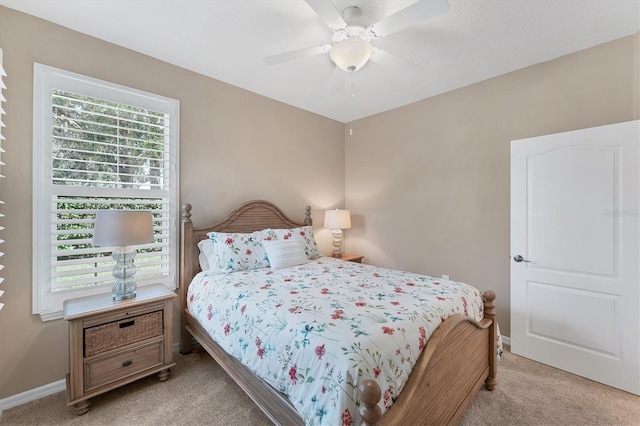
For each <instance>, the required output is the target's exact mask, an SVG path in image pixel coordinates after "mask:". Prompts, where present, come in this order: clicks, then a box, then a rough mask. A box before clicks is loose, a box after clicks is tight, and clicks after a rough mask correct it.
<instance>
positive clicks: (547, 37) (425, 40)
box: [0, 0, 640, 122]
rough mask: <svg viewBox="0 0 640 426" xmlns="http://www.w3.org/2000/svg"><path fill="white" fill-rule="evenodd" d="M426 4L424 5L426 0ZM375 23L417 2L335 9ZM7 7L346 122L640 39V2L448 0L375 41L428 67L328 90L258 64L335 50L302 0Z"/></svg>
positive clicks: (308, 70) (88, 1)
mask: <svg viewBox="0 0 640 426" xmlns="http://www.w3.org/2000/svg"><path fill="white" fill-rule="evenodd" d="M424 1H429V0H424ZM332 3H333V4H334V5H335V7H336V9H337V10H339V11H341V10H343V9H344V8H345V7H347V6H350V5H357V6H359V7H360V8H361V9H362V18H361V22H360V24H363V25H365V26H366V25H370V24H372V23H375V22H377V21H378V20H380V19H381V18H382V17H384V16H387V15H389V14H391V13H393V12H395V11H397V10H400V9H401V8H404V7H406V6H408V5H410V4H412V3H414V1H412V0H409V1H382V0H332ZM0 5H4V6H7V7H10V8H13V9H16V10H19V11H22V12H25V13H28V14H31V15H34V16H37V17H40V18H43V19H46V20H48V21H52V22H55V23H57V24H60V25H63V26H65V27H68V28H71V29H74V30H76V31H80V32H82V33H86V34H90V35H92V36H94V37H97V38H100V39H103V40H106V41H109V42H112V43H115V44H117V45H121V46H124V47H127V48H129V49H132V50H135V51H138V52H141V53H144V54H147V55H150V56H152V57H155V58H158V59H161V60H163V61H166V62H169V63H171V64H175V65H178V66H180V67H183V68H187V69H190V70H193V71H196V72H198V73H201V74H204V75H207V76H210V77H213V78H215V79H218V80H221V81H224V82H227V83H229V84H232V85H234V86H238V87H242V88H245V89H247V90H250V91H252V92H255V93H259V94H261V95H264V96H267V97H269V98H273V99H276V100H279V101H282V102H285V103H287V104H291V105H294V106H296V107H299V108H302V109H305V110H308V111H312V112H314V113H317V114H320V115H323V116H326V117H329V118H332V119H335V120H338V121H341V122H348V121H351V120H354V119H358V118H362V117H366V116H369V115H372V114H376V113H379V112H383V111H387V110H389V109H393V108H396V107H399V106H402V105H406V104H409V103H412V102H415V101H418V100H420V99H424V98H428V97H430V96H434V95H437V94H439V93H443V92H447V91H450V90H453V89H456V88H459V87H463V86H466V85H469V84H472V83H475V82H478V81H482V80H485V79H488V78H491V77H495V76H498V75H501V74H504V73H507V72H510V71H514V70H517V69H520V68H523V67H526V66H529V65H533V64H536V63H540V62H544V61H548V60H550V59H553V58H557V57H559V56H562V55H566V54H568V53H571V52H575V51H578V50H582V49H586V48H588V47H591V46H595V45H598V44H601V43H604V42H607V41H609V40H614V39H617V38H620V37H624V36H626V35H629V34H633V33H635V32H637V31H639V30H640V0H449V6H450V10H449V11H448V12H447V13H445V14H444V15H440V16H438V17H435V18H431V19H429V20H426V21H423V22H421V23H419V24H417V25H414V26H411V27H409V28H407V29H405V30H402V31H399V32H396V33H394V34H391V35H389V36H387V37H384V38H382V39H380V40H377V41H375V42H374V43H373V44H374V45H376V46H379V47H380V48H382V49H385V50H387V51H388V52H391V53H393V54H395V55H398V56H400V57H402V58H404V59H407V60H409V61H411V62H413V63H416V64H418V65H420V66H422V67H423V71H420V72H416V71H415V70H412V68H411V67H409V66H407V67H384V66H381V65H379V64H377V63H372V62H369V63H367V64H366V65H365V66H364V67H363V68H362V69H360V70H358V71H356V72H355V73H353V84H354V93H355V96H354V97H353V98H352V96H351V89H350V88H349V86H348V87H346V88H345V89H344V90H343V91H342V92H341V93H338V94H336V93H329V90H328V87H329V82H330V80H331V77H332V73H333V70H334V68H335V67H334V65H333V63H332V62H331V61H330V59H329V55H328V54H322V55H318V56H313V57H307V58H302V59H298V60H295V61H292V62H287V63H283V64H279V65H273V66H269V65H267V64H266V63H265V62H264V61H263V58H264V57H265V56H269V55H274V54H278V53H282V52H285V51H289V50H295V49H302V48H306V47H311V46H317V45H322V44H326V43H330V42H331V36H332V32H331V31H330V30H329V28H328V27H327V26H326V25H325V24H324V22H323V21H322V20H321V19H320V18H319V17H318V15H317V14H316V13H315V12H314V11H313V10H312V9H311V8H310V7H309V5H308V4H307V3H305V2H304V1H303V0H208V1H207V0H181V1H180V0H126V1H125V0H119V1H114V0H83V1H80V0H0Z"/></svg>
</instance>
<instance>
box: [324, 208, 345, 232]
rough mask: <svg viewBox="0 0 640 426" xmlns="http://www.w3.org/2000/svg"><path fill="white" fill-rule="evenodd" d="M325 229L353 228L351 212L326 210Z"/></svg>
mask: <svg viewBox="0 0 640 426" xmlns="http://www.w3.org/2000/svg"><path fill="white" fill-rule="evenodd" d="M324 227H325V228H329V229H349V228H351V213H350V212H349V210H338V209H336V210H326V211H325V212H324Z"/></svg>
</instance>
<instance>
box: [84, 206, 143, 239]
mask: <svg viewBox="0 0 640 426" xmlns="http://www.w3.org/2000/svg"><path fill="white" fill-rule="evenodd" d="M153 241H154V236H153V218H152V216H151V212H148V211H133V210H98V211H97V212H96V221H95V225H94V228H93V245H94V246H96V247H100V246H132V245H136V244H146V243H152V242H153Z"/></svg>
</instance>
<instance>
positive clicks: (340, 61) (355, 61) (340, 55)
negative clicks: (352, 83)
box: [329, 38, 372, 72]
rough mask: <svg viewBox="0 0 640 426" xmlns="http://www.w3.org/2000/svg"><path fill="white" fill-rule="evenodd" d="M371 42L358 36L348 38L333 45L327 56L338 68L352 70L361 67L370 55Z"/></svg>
mask: <svg viewBox="0 0 640 426" xmlns="http://www.w3.org/2000/svg"><path fill="white" fill-rule="evenodd" d="M371 51H372V47H371V43H369V42H368V41H366V40H362V39H360V38H348V39H346V40H344V41H341V42H340V43H338V44H336V45H335V46H333V49H331V52H329V57H330V58H331V60H332V61H333V63H334V64H336V66H337V67H338V68H340V69H341V70H343V71H346V72H354V71H357V70H359V69H360V68H362V67H363V66H364V65H365V64H366V63H367V61H368V60H369V58H370V57H371Z"/></svg>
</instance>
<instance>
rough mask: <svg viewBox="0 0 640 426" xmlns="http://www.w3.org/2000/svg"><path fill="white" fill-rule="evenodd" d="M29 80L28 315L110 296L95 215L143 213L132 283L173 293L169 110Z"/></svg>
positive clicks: (44, 71) (49, 78) (98, 87)
mask: <svg viewBox="0 0 640 426" xmlns="http://www.w3.org/2000/svg"><path fill="white" fill-rule="evenodd" d="M34 76H35V79H36V80H35V83H34V93H37V94H38V95H39V96H41V97H42V99H41V100H40V99H36V98H35V97H34V111H36V113H35V114H36V115H37V116H34V168H35V170H34V194H35V195H34V212H33V214H34V238H36V240H34V247H36V250H34V296H35V294H36V288H39V291H40V294H39V297H38V300H36V298H35V297H34V312H37V313H40V314H41V315H43V318H45V319H47V318H46V316H47V312H49V311H52V310H53V311H59V310H60V309H61V308H62V304H61V303H60V301H61V300H64V299H68V298H71V297H77V295H85V294H86V292H87V291H92V292H106V291H108V290H109V288H110V287H109V286H110V285H111V284H112V283H113V280H114V278H113V275H112V270H113V266H114V264H115V263H114V260H113V258H112V257H111V251H112V250H113V247H94V246H93V244H92V238H93V226H94V220H95V212H96V210H102V209H126V210H147V211H151V212H152V214H153V220H154V235H155V241H154V242H153V243H150V244H144V245H138V246H135V249H136V250H137V252H138V254H137V256H136V261H135V262H136V266H137V268H138V272H137V274H136V281H137V282H138V284H139V285H145V284H149V283H164V284H165V285H167V286H168V287H169V288H171V289H173V288H175V287H176V272H177V255H178V254H177V237H178V229H177V224H178V221H177V215H178V210H179V209H178V196H177V190H178V187H177V185H178V171H177V164H178V159H177V157H178V129H177V127H178V106H179V104H178V101H175V100H172V99H167V98H163V97H159V96H157V95H152V94H148V93H144V92H140V91H137V90H134V89H130V88H125V87H122V86H117V85H113V84H111V83H107V82H103V81H99V80H94V79H90V78H88V77H84V76H78V75H77V74H72V73H68V72H66V71H62V70H56V69H54V68H51V67H46V66H44V65H39V64H36V67H35V72H34ZM38 82H40V83H38ZM35 86H37V87H35ZM36 104H37V105H36ZM40 128H41V129H42V133H39V129H40ZM38 185H40V187H38ZM36 197H37V198H38V199H39V200H36ZM76 294H77V295H76Z"/></svg>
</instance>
